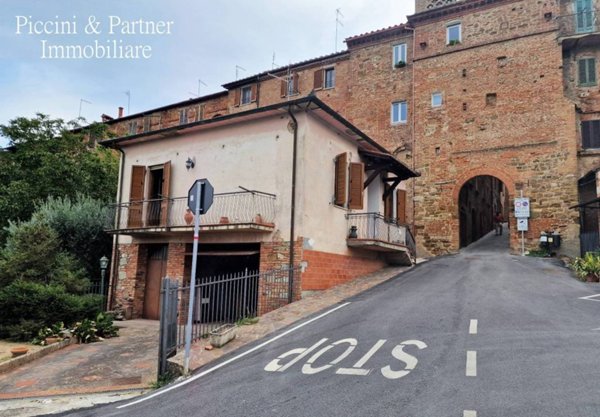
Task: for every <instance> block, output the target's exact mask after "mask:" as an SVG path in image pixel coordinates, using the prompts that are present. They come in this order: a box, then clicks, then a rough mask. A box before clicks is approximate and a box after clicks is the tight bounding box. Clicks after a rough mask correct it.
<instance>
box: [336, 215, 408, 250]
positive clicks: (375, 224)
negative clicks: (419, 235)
mask: <svg viewBox="0 0 600 417" xmlns="http://www.w3.org/2000/svg"><path fill="white" fill-rule="evenodd" d="M346 218H347V219H348V231H349V232H348V238H349V239H363V240H378V241H381V242H386V243H393V244H397V245H402V246H405V247H407V248H408V249H409V250H410V252H411V254H412V255H413V256H414V254H415V250H416V247H415V239H414V237H413V235H412V233H411V231H410V229H409V227H408V226H406V225H403V224H399V223H398V222H397V221H396V220H394V219H388V218H385V217H384V216H382V215H381V214H379V213H352V214H347V215H346Z"/></svg>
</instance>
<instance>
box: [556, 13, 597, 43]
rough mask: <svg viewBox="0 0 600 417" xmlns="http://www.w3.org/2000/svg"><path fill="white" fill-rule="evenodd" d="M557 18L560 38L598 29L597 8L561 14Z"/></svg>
mask: <svg viewBox="0 0 600 417" xmlns="http://www.w3.org/2000/svg"><path fill="white" fill-rule="evenodd" d="M556 20H557V22H558V37H559V38H564V37H568V36H577V35H584V34H586V33H592V32H597V31H598V11H597V10H595V9H590V10H585V11H582V12H579V13H575V14H570V15H564V16H559V17H557V18H556Z"/></svg>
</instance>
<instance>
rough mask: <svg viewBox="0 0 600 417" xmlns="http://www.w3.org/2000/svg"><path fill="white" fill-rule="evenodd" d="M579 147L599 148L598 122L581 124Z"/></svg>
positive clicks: (599, 131) (599, 128) (592, 121)
mask: <svg viewBox="0 0 600 417" xmlns="http://www.w3.org/2000/svg"><path fill="white" fill-rule="evenodd" d="M581 146H582V148H583V149H595V148H600V120H591V121H587V122H582V123H581Z"/></svg>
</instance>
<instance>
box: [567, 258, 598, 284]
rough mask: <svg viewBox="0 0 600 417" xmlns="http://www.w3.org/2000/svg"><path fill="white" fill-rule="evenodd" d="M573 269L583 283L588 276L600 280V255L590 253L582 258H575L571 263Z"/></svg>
mask: <svg viewBox="0 0 600 417" xmlns="http://www.w3.org/2000/svg"><path fill="white" fill-rule="evenodd" d="M571 269H572V270H573V271H575V275H577V277H578V278H579V279H580V280H582V281H585V280H586V279H587V277H588V275H590V276H592V277H594V278H596V279H598V278H600V255H599V254H597V253H593V252H588V253H586V254H585V256H583V257H582V258H579V257H578V258H575V260H574V261H573V262H572V263H571Z"/></svg>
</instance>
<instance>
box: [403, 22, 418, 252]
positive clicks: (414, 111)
mask: <svg viewBox="0 0 600 417" xmlns="http://www.w3.org/2000/svg"><path fill="white" fill-rule="evenodd" d="M405 29H407V30H411V31H412V33H413V45H412V129H411V130H412V132H411V134H412V169H413V171H414V172H417V148H416V146H417V142H416V139H415V136H416V130H415V129H416V117H417V97H416V96H415V91H416V88H415V79H416V77H415V51H416V48H417V37H416V32H415V28H410V27H405ZM416 182H417V177H415V178H413V179H412V200H413V201H412V232H413V238H414V239H415V252H416V240H417V238H416V236H417V223H416V213H417V209H416V203H415V197H416ZM415 256H416V254H415Z"/></svg>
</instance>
